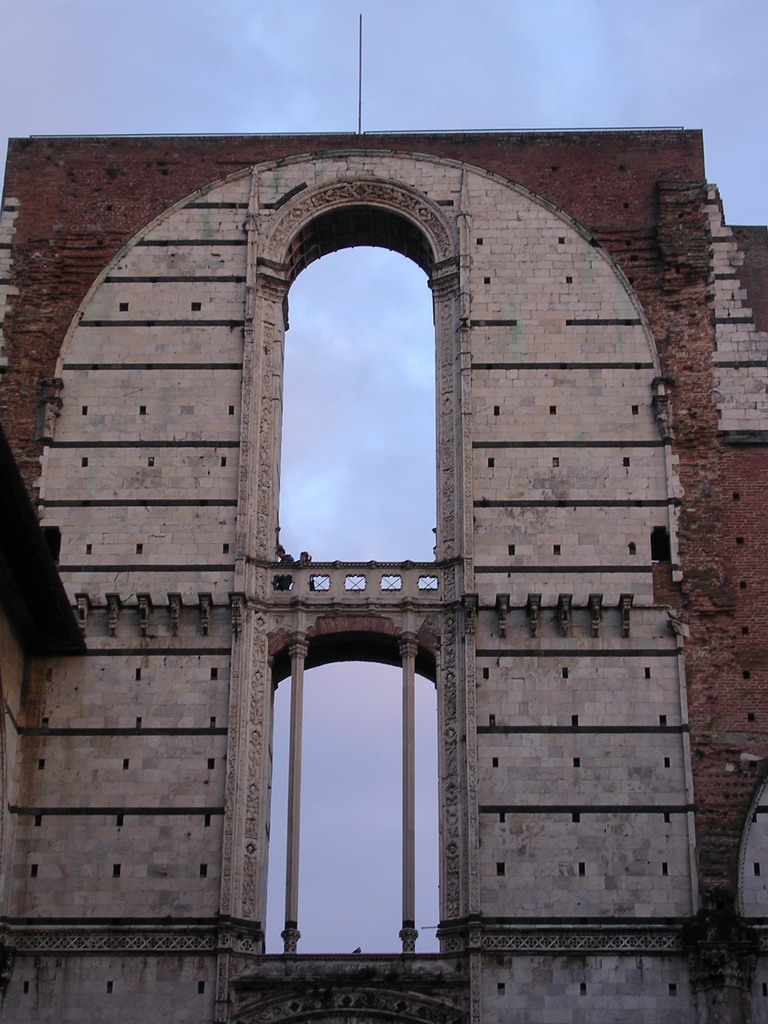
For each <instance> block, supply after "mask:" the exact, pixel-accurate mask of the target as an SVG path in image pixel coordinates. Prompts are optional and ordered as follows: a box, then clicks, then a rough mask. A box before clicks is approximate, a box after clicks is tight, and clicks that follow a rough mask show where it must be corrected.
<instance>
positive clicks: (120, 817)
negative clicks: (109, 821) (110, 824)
mask: <svg viewBox="0 0 768 1024" xmlns="http://www.w3.org/2000/svg"><path fill="white" fill-rule="evenodd" d="M115 825H116V826H117V827H118V828H122V825H123V815H122V814H116V815H115Z"/></svg>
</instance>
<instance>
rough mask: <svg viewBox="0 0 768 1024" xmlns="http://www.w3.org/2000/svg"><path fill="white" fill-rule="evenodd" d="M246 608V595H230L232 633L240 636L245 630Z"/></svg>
mask: <svg viewBox="0 0 768 1024" xmlns="http://www.w3.org/2000/svg"><path fill="white" fill-rule="evenodd" d="M244 606H245V594H230V595H229V607H230V612H231V614H232V632H233V633H234V635H235V636H236V637H237V636H240V632H241V630H242V628H243V608H244Z"/></svg>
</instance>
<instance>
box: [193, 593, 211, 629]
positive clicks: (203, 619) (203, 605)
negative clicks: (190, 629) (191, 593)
mask: <svg viewBox="0 0 768 1024" xmlns="http://www.w3.org/2000/svg"><path fill="white" fill-rule="evenodd" d="M197 600H198V602H199V605H200V632H201V633H202V634H203V636H208V630H209V629H210V628H211V605H212V604H213V600H212V598H211V595H210V594H198V595H197Z"/></svg>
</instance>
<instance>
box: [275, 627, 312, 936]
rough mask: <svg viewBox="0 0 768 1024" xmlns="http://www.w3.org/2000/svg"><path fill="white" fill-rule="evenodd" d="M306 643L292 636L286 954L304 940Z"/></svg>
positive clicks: (286, 863)
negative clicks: (302, 852) (301, 861)
mask: <svg viewBox="0 0 768 1024" xmlns="http://www.w3.org/2000/svg"><path fill="white" fill-rule="evenodd" d="M307 649H308V647H307V641H306V638H305V637H304V634H303V633H295V634H294V635H293V637H291V642H290V646H289V648H288V650H289V652H290V655H291V735H290V750H289V754H288V829H287V841H286V849H287V852H286V862H285V930H284V931H283V932H282V936H281V937H282V940H283V952H284V953H295V952H296V945H297V943H298V941H299V939H300V938H301V932H300V931H299V929H298V919H299V833H300V828H301V728H302V719H303V715H304V660H305V658H306V656H307Z"/></svg>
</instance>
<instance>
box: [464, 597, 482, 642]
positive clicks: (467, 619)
mask: <svg viewBox="0 0 768 1024" xmlns="http://www.w3.org/2000/svg"><path fill="white" fill-rule="evenodd" d="M461 603H462V604H463V605H464V632H465V633H467V634H468V635H470V636H471V635H473V634H474V632H475V628H476V626H477V603H478V601H477V594H465V595H464V596H463V597H462V599H461Z"/></svg>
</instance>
